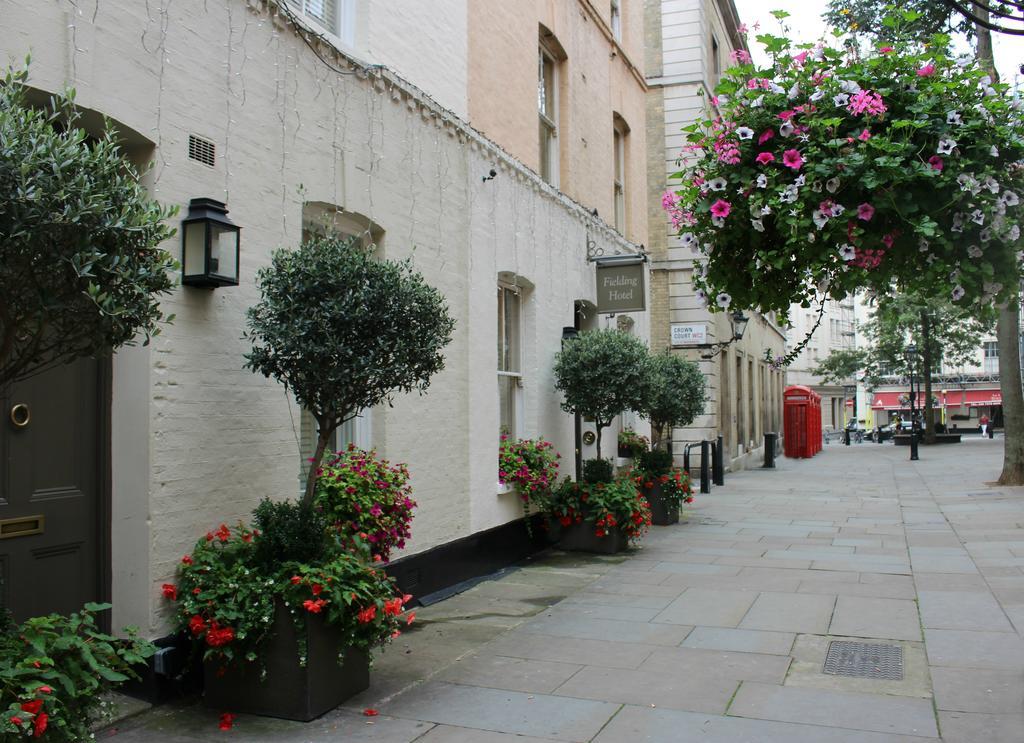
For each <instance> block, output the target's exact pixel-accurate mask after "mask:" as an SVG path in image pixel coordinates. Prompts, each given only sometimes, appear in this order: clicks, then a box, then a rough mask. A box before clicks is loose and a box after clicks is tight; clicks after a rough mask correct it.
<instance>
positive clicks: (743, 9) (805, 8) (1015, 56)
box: [733, 0, 1024, 87]
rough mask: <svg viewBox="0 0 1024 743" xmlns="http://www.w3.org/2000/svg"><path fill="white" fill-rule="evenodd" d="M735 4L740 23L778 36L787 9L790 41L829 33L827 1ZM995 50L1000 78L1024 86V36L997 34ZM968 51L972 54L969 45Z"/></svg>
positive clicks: (753, 47)
mask: <svg viewBox="0 0 1024 743" xmlns="http://www.w3.org/2000/svg"><path fill="white" fill-rule="evenodd" d="M733 2H735V3H736V10H737V11H738V12H739V15H740V21H742V22H743V23H746V24H747V26H751V27H752V26H753V25H754V23H755V22H757V21H760V23H761V30H762V31H768V32H769V33H778V31H779V24H778V21H776V20H775V18H773V17H772V16H771V15H770V12H771V11H773V10H785V11H787V12H788V13H789V14H790V16H789V18H787V19H786V23H787V24H789V26H790V28H791V29H792V32H791V33H792V35H791V37H790V38H793V39H799V40H800V41H815V40H817V39H819V38H821V37H822V36H823V35H825V34H826V31H827V27H826V25H825V23H824V21H822V19H821V14H822V13H823V12H824V10H825V7H826V6H827V2H826V0H733ZM936 2H938V0H936ZM748 42H749V44H750V51H751V54H753V56H754V60H755V61H757V62H758V63H760V64H765V63H766V60H767V57H766V56H764V55H763V54H760V56H759V53H760V52H761V45H760V44H758V43H757V42H756V41H755V40H754V32H753V31H751V35H750V36H749V37H748ZM992 47H993V51H994V54H995V59H996V68H997V69H998V70H999V75H1000V78H1001V79H1002V80H1003V81H1004V82H1007V83H1010V84H1011V85H1013V86H1014V87H1017V84H1024V77H1022V76H1021V75H1020V72H1019V67H1020V65H1021V64H1024V37H1020V36H1010V35H1007V34H998V33H994V34H993V35H992ZM964 51H968V47H967V46H966V42H965V45H964Z"/></svg>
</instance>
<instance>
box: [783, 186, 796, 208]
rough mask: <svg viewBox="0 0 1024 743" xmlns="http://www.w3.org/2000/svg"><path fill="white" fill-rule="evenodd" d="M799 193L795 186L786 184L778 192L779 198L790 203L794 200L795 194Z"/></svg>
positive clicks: (785, 202)
mask: <svg viewBox="0 0 1024 743" xmlns="http://www.w3.org/2000/svg"><path fill="white" fill-rule="evenodd" d="M799 193H800V191H799V189H797V187H796V186H786V187H785V188H784V189H782V191H780V192H779V200H780V201H782V202H783V203H784V204H792V203H794V202H795V201H796V198H797V195H798V194H799Z"/></svg>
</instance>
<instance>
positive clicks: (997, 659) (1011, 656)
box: [924, 629, 1024, 670]
mask: <svg viewBox="0 0 1024 743" xmlns="http://www.w3.org/2000/svg"><path fill="white" fill-rule="evenodd" d="M924 639H925V646H926V647H927V649H928V662H929V663H930V664H931V665H933V666H953V667H957V668H994V669H999V668H1005V669H1008V670H1013V669H1022V668H1024V640H1021V638H1020V637H1019V636H1017V635H1016V634H1011V633H1007V632H967V631H964V630H947V629H925V631H924Z"/></svg>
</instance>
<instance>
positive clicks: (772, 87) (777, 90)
mask: <svg viewBox="0 0 1024 743" xmlns="http://www.w3.org/2000/svg"><path fill="white" fill-rule="evenodd" d="M768 90H770V91H771V92H773V93H785V92H786V89H785V88H783V87H782V86H781V85H779V84H778V83H777V82H775V81H774V80H772V81H771V82H770V83H768Z"/></svg>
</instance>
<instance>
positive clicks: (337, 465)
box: [314, 445, 416, 561]
mask: <svg viewBox="0 0 1024 743" xmlns="http://www.w3.org/2000/svg"><path fill="white" fill-rule="evenodd" d="M411 495H412V488H411V487H410V486H409V470H408V469H407V468H406V466H405V465H404V464H398V465H392V464H391V463H390V462H388V461H387V460H386V459H377V457H376V452H374V451H363V450H362V449H359V448H357V447H356V446H354V445H350V446H349V447H348V449H347V450H346V451H341V452H338V453H337V454H336V455H335V456H334V457H332V458H331V461H330V462H328V463H327V464H325V465H324V466H323V468H322V471H321V473H320V476H319V478H318V479H317V488H316V500H315V501H314V503H315V505H316V508H317V509H318V510H319V511H321V512H322V513H323V515H324V517H325V518H326V519H327V521H328V522H330V524H331V525H332V526H333V527H334V528H335V529H336V530H337V531H338V534H339V535H340V536H341V537H342V538H343V540H345V541H350V540H352V539H354V538H356V537H359V538H362V539H365V540H366V542H367V543H368V544H369V547H370V552H371V553H372V555H373V558H374V560H384V561H386V560H390V559H391V550H392V549H395V548H398V549H402V548H403V547H405V540H407V539H408V538H409V537H410V536H411V530H410V524H411V522H412V516H413V514H412V512H413V509H414V508H416V502H415V501H414V500H413V499H412V497H411Z"/></svg>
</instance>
